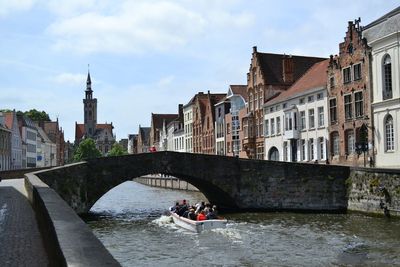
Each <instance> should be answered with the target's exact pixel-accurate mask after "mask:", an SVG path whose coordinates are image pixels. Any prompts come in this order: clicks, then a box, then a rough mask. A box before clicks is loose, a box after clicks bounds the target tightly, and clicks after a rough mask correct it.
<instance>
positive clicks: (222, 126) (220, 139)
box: [214, 97, 230, 156]
mask: <svg viewBox="0 0 400 267" xmlns="http://www.w3.org/2000/svg"><path fill="white" fill-rule="evenodd" d="M214 107H215V113H214V114H215V126H214V127H215V128H214V129H215V154H216V155H221V156H225V155H226V130H227V129H226V121H225V115H226V114H227V113H228V112H229V109H230V102H229V101H228V100H227V99H226V98H225V97H224V98H223V99H222V100H221V101H220V102H219V103H217V104H215V105H214Z"/></svg>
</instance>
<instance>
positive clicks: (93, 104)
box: [75, 73, 115, 155]
mask: <svg viewBox="0 0 400 267" xmlns="http://www.w3.org/2000/svg"><path fill="white" fill-rule="evenodd" d="M83 112H84V123H83V124H78V123H75V145H76V146H77V145H79V143H80V142H81V141H82V140H83V139H85V138H92V139H93V140H94V141H95V143H96V147H97V149H98V150H100V152H101V153H102V155H107V153H108V151H109V150H111V147H112V145H113V144H114V143H115V135H114V134H113V129H114V126H113V125H112V123H104V124H99V123H97V99H96V98H93V90H92V81H91V78H90V73H88V76H87V80H86V90H85V98H84V99H83Z"/></svg>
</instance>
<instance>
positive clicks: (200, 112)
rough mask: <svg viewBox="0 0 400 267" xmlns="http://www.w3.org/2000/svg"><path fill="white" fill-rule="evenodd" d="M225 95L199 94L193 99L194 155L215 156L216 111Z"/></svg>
mask: <svg viewBox="0 0 400 267" xmlns="http://www.w3.org/2000/svg"><path fill="white" fill-rule="evenodd" d="M224 97H225V94H211V93H210V91H208V93H207V94H204V93H203V92H199V93H198V94H196V95H195V97H194V99H193V153H202V154H215V136H214V127H215V116H214V113H215V109H214V106H215V104H216V103H218V102H220V101H221V100H222V98H224Z"/></svg>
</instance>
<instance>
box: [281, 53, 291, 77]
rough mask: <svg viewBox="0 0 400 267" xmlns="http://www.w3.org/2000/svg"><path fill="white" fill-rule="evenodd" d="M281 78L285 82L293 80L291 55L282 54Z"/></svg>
mask: <svg viewBox="0 0 400 267" xmlns="http://www.w3.org/2000/svg"><path fill="white" fill-rule="evenodd" d="M282 68H283V69H282V78H283V81H284V82H285V83H293V82H294V77H293V76H294V73H293V72H294V70H293V57H292V56H291V55H289V56H286V55H285V56H283V59H282Z"/></svg>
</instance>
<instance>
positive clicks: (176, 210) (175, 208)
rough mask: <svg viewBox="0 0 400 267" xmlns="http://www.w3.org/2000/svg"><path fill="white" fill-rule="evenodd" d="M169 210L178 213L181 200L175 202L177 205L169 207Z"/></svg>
mask: <svg viewBox="0 0 400 267" xmlns="http://www.w3.org/2000/svg"><path fill="white" fill-rule="evenodd" d="M169 210H170V211H171V212H175V213H177V212H178V210H179V202H176V203H175V206H172V207H171V208H169Z"/></svg>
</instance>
